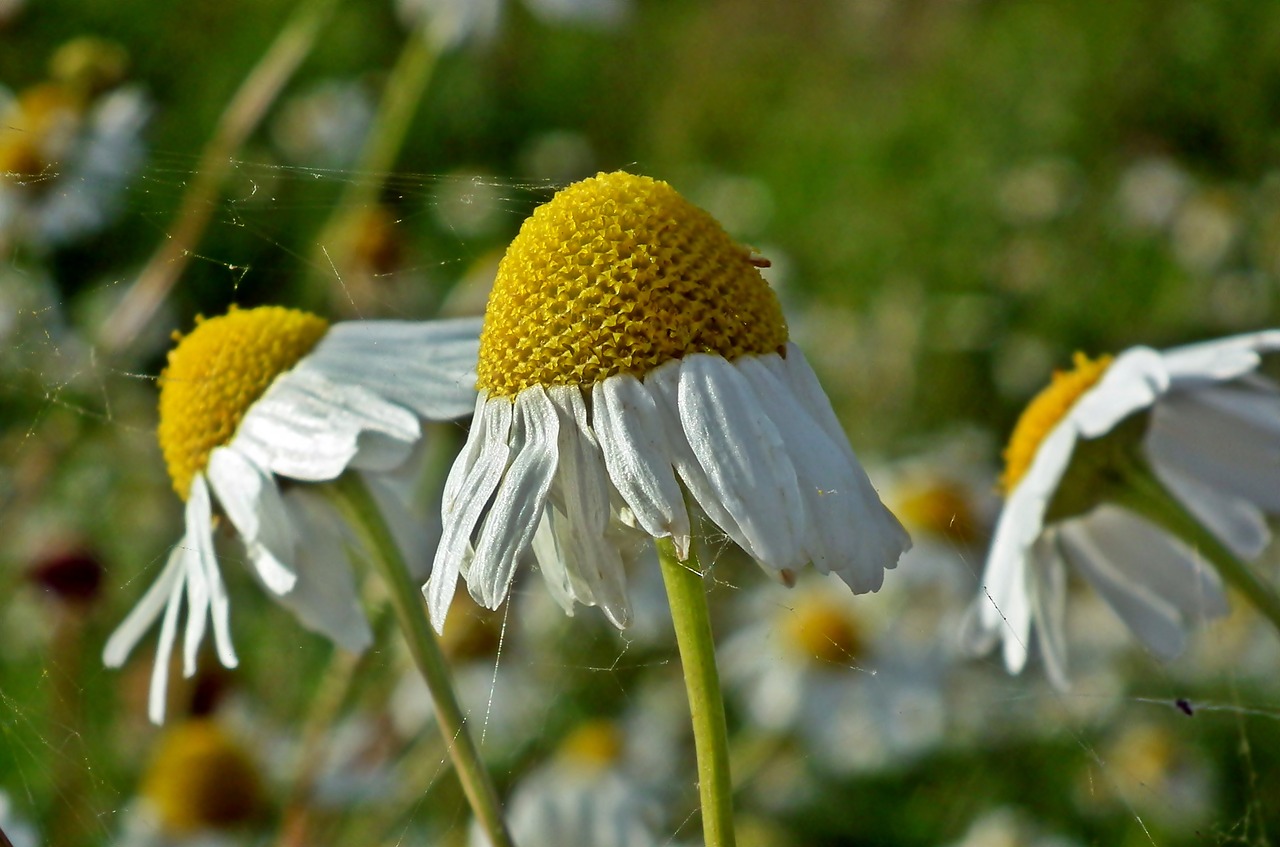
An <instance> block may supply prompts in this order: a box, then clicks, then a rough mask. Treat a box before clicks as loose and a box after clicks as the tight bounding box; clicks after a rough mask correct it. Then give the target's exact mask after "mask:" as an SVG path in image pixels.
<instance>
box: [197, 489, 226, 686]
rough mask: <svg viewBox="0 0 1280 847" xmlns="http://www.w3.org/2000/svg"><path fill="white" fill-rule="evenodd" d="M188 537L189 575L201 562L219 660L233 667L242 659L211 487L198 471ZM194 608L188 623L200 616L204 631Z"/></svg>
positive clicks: (223, 664) (224, 665)
mask: <svg viewBox="0 0 1280 847" xmlns="http://www.w3.org/2000/svg"><path fill="white" fill-rule="evenodd" d="M193 504H194V505H193ZM187 537H188V539H189V540H190V541H191V548H190V551H191V553H192V555H193V557H194V558H189V559H188V560H187V561H188V569H187V579H192V578H193V570H194V568H195V567H197V566H198V567H199V568H200V569H201V570H202V571H203V573H204V578H205V581H206V582H207V583H208V586H209V612H210V615H211V617H212V618H213V643H214V647H215V648H216V649H217V653H218V660H219V661H220V662H222V666H223V667H226V668H234V667H235V666H236V665H237V664H239V659H237V658H236V651H235V648H234V647H232V645H231V605H230V602H229V601H228V600H227V588H226V586H225V585H224V584H223V582H222V574H221V572H220V571H219V570H218V560H217V557H215V556H214V553H213V512H212V508H211V505H210V503H209V487H208V485H206V484H205V481H204V475H203V474H196V476H195V478H194V479H193V480H192V482H191V493H190V495H189V497H188V499H187ZM194 612H195V610H194V609H193V610H192V614H191V615H190V616H189V617H188V620H187V626H188V627H191V626H192V625H193V620H194V619H195V618H196V617H200V618H201V619H202V623H201V631H203V628H204V627H203V617H204V615H203V613H201V614H200V615H198V616H197V615H196V614H195V613H194ZM188 676H190V673H188Z"/></svg>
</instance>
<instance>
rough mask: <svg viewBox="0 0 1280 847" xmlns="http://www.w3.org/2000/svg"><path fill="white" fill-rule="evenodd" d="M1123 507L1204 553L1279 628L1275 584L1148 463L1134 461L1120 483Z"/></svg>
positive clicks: (1118, 493) (1279, 601)
mask: <svg viewBox="0 0 1280 847" xmlns="http://www.w3.org/2000/svg"><path fill="white" fill-rule="evenodd" d="M1112 496H1113V497H1114V499H1115V500H1116V501H1117V502H1119V503H1120V504H1121V505H1123V506H1127V507H1128V508H1130V509H1132V510H1133V511H1135V512H1137V513H1138V514H1139V515H1142V516H1143V517H1145V518H1147V519H1148V520H1150V521H1152V522H1153V523H1155V524H1156V525H1158V526H1162V527H1164V528H1165V529H1167V530H1168V531H1169V532H1171V533H1172V534H1173V535H1174V536H1176V537H1178V538H1180V539H1182V540H1183V541H1184V542H1186V543H1187V544H1188V545H1190V547H1191V548H1192V549H1193V550H1195V551H1197V552H1198V553H1199V554H1200V555H1202V556H1204V557H1205V558H1206V559H1208V560H1209V562H1211V563H1212V564H1213V566H1214V567H1215V568H1217V569H1218V573H1219V574H1220V575H1221V576H1222V578H1223V579H1224V580H1226V581H1227V583H1228V584H1230V585H1231V586H1233V587H1234V588H1236V589H1237V590H1238V591H1240V592H1241V593H1242V594H1244V595H1245V597H1247V598H1248V599H1249V602H1250V603H1252V604H1253V605H1254V608H1256V609H1257V610H1258V611H1259V612H1261V613H1262V614H1263V615H1264V616H1265V617H1266V618H1267V620H1269V621H1271V624H1272V625H1273V626H1274V627H1275V628H1276V630H1277V631H1280V594H1278V593H1277V592H1276V589H1275V586H1273V585H1271V584H1270V583H1268V582H1266V581H1264V580H1263V579H1262V578H1260V577H1259V576H1258V575H1257V574H1256V573H1254V572H1253V570H1252V569H1251V568H1250V567H1249V566H1248V565H1246V564H1245V563H1244V562H1242V561H1240V559H1238V558H1237V557H1236V555H1235V554H1234V553H1232V552H1231V551H1230V550H1228V549H1227V547H1226V546H1225V545H1224V544H1223V543H1222V542H1221V541H1219V540H1218V538H1217V537H1216V536H1215V535H1214V534H1213V533H1211V532H1209V530H1207V529H1205V527H1204V525H1203V524H1202V523H1200V521H1199V520H1198V519H1197V518H1196V517H1195V515H1193V514H1191V512H1190V511H1188V510H1187V507H1186V506H1184V505H1182V503H1181V501H1179V500H1178V498H1176V497H1174V496H1173V495H1172V494H1171V493H1169V490H1168V489H1167V488H1165V486H1164V484H1163V483H1161V482H1160V480H1159V479H1157V478H1156V476H1155V474H1153V473H1152V472H1151V470H1150V468H1148V467H1146V466H1145V464H1135V465H1132V466H1131V467H1129V468H1128V469H1127V473H1126V474H1125V484H1124V485H1120V486H1117V490H1116V491H1115V492H1114V494H1113V495H1112Z"/></svg>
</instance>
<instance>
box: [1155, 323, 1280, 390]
mask: <svg viewBox="0 0 1280 847" xmlns="http://www.w3.org/2000/svg"><path fill="white" fill-rule="evenodd" d="M1273 350H1280V330H1274V329H1273V330H1266V331H1264V332H1252V333H1246V334H1244V335H1235V336H1232V337H1230V338H1220V339H1215V340H1213V341H1204V342H1201V343H1199V344H1188V345H1186V346H1183V347H1175V348H1173V349H1171V350H1166V351H1165V352H1164V360H1165V367H1166V368H1167V369H1168V372H1169V376H1170V378H1171V379H1172V380H1173V382H1174V384H1175V385H1178V386H1182V385H1185V384H1189V383H1197V382H1206V381H1215V382H1216V381H1221V380H1228V379H1235V378H1237V377H1240V376H1243V375H1245V374H1247V373H1249V372H1250V371H1253V370H1257V368H1258V364H1259V362H1260V356H1259V354H1260V353H1268V352H1271V351H1273Z"/></svg>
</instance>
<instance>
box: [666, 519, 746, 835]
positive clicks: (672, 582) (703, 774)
mask: <svg viewBox="0 0 1280 847" xmlns="http://www.w3.org/2000/svg"><path fill="white" fill-rule="evenodd" d="M656 544H657V548H658V561H659V562H660V563H661V566H662V581H663V583H664V584H665V586H666V589H667V600H668V602H669V603H670V605H671V619H672V621H673V622H674V624H675V631H676V644H677V646H678V647H679V650H680V663H681V665H682V666H683V668H684V683H685V690H686V691H687V692H688V697H689V713H690V716H691V717H692V720H693V743H694V749H695V751H696V753H697V758H698V793H699V795H700V797H701V800H702V832H703V837H704V840H705V842H706V845H707V847H733V845H734V843H735V840H734V830H733V783H732V780H731V778H730V775H729V734H728V730H727V728H726V726H725V718H724V698H723V696H722V695H721V693H720V674H719V672H718V671H717V670H716V654H715V642H714V640H713V639H712V635H711V616H710V614H709V611H708V609H707V594H706V589H705V588H704V587H703V583H702V571H701V569H700V568H699V565H698V558H697V548H696V546H693V545H692V544H691V546H690V548H689V556H688V558H687V559H686V560H685V561H683V562H682V561H680V560H679V558H678V557H677V556H676V551H675V545H674V544H673V543H672V541H671V539H670V538H659V539H657V541H656Z"/></svg>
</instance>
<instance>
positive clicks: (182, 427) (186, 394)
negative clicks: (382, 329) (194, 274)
mask: <svg viewBox="0 0 1280 847" xmlns="http://www.w3.org/2000/svg"><path fill="white" fill-rule="evenodd" d="M328 328H329V323H328V321H326V320H324V318H319V317H316V316H315V315H312V314H308V313H307V312H300V311H298V310H296V309H285V308H282V307H280V306H261V307H259V308H256V309H243V310H241V309H237V308H236V307H234V306H232V307H231V310H230V311H229V312H227V313H226V314H225V315H221V316H220V317H216V318H211V319H209V320H204V319H203V318H196V328H195V329H194V330H192V331H191V333H190V334H189V335H187V336H186V337H182V336H179V335H178V334H177V333H174V339H175V340H176V341H178V342H179V343H178V346H176V347H174V348H173V349H172V350H170V351H169V364H168V367H166V368H165V369H164V371H163V372H162V373H161V374H160V426H159V428H158V432H157V434H158V436H159V438H160V449H161V450H163V451H164V460H165V462H166V463H167V464H168V466H169V477H170V478H171V479H172V480H173V488H174V490H175V491H177V492H178V496H179V497H181V498H183V499H184V500H185V499H186V498H187V492H188V491H190V489H191V480H192V478H193V477H194V476H195V475H196V474H197V473H199V472H201V471H203V470H204V468H205V466H206V465H207V464H208V463H209V453H210V451H212V450H213V448H215V447H219V446H222V445H224V444H226V443H227V442H229V441H230V440H231V437H232V436H233V435H235V432H236V427H238V426H239V425H240V419H241V418H243V417H244V413H245V412H247V411H248V410H249V407H250V406H252V405H253V403H254V402H255V401H256V400H257V399H258V398H259V397H261V396H262V393H263V392H264V391H266V390H267V386H269V385H270V384H271V381H272V380H274V379H275V378H276V377H277V376H279V375H280V374H282V373H284V372H285V371H287V370H289V369H290V368H292V367H293V366H294V365H296V364H297V363H298V360H299V359H301V358H302V357H303V356H305V355H307V353H309V352H310V351H311V348H313V347H315V346H316V343H317V342H319V341H320V339H321V338H322V337H324V334H325V332H326V331H327V330H328Z"/></svg>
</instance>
